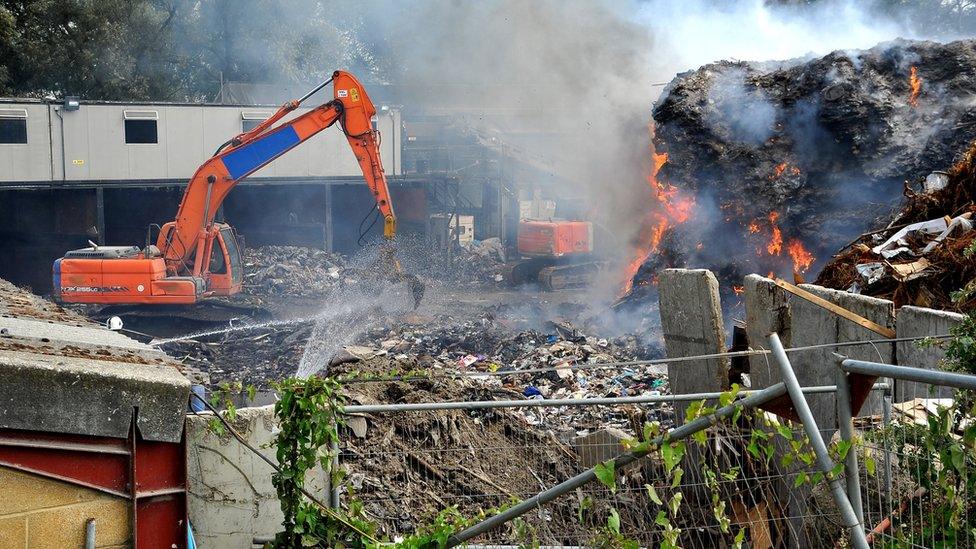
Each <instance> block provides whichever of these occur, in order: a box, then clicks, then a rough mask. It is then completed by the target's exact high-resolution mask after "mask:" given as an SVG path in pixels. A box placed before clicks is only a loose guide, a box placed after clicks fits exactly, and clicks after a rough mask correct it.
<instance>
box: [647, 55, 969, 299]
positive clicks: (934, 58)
mask: <svg viewBox="0 0 976 549" xmlns="http://www.w3.org/2000/svg"><path fill="white" fill-rule="evenodd" d="M913 77H914V78H913ZM973 94H976V41H973V40H962V41H957V42H952V43H948V44H939V43H934V42H921V41H907V40H895V41H892V42H887V43H883V44H880V45H878V46H875V47H874V48H871V49H869V50H863V51H835V52H833V53H831V54H829V55H826V56H824V57H822V58H814V59H809V58H807V59H794V60H789V61H781V62H763V63H756V62H746V61H722V62H718V63H713V64H709V65H706V66H703V67H701V68H699V69H698V70H695V71H690V72H687V73H683V74H680V75H678V77H676V78H675V79H674V80H673V81H672V82H671V83H670V84H669V85H668V87H667V88H666V89H665V91H664V93H663V95H662V97H661V99H660V100H659V101H658V103H657V104H656V106H655V109H654V120H655V128H654V130H655V141H656V150H657V151H659V152H660V153H662V154H663V153H666V154H667V162H666V163H665V164H664V165H663V166H662V167H660V169H659V172H658V173H657V178H658V179H660V180H662V181H664V182H666V183H668V184H671V185H674V186H675V187H676V188H678V189H680V190H681V192H683V193H688V194H690V195H693V196H694V199H695V205H694V208H693V211H692V215H691V216H690V218H689V220H688V221H687V222H685V223H682V224H679V225H676V226H674V227H670V228H669V229H668V232H667V234H665V235H663V236H660V235H658V238H659V239H660V242H661V246H660V247H661V252H660V253H659V254H652V255H651V257H650V259H649V260H648V261H646V262H645V264H644V265H645V268H642V269H641V270H640V271H638V274H637V276H636V277H635V287H639V285H640V284H642V283H647V282H648V281H649V279H650V278H651V277H653V274H654V272H656V271H657V270H658V269H659V268H662V267H668V266H675V267H682V266H688V267H706V268H710V269H712V270H713V271H715V272H716V273H719V274H720V276H721V278H723V279H724V280H727V281H731V280H740V279H741V276H742V275H744V274H746V273H749V272H759V273H767V272H770V271H772V272H774V273H775V274H778V275H780V276H784V277H789V275H790V274H791V271H795V272H797V273H799V274H802V273H804V272H808V273H814V272H816V271H817V267H818V266H820V265H822V264H823V262H824V259H825V258H827V257H828V256H829V254H830V253H831V252H832V251H834V250H836V249H838V248H839V247H840V246H841V245H843V244H844V243H845V242H848V241H850V240H851V239H852V238H854V237H855V236H857V235H858V234H860V233H861V232H862V231H864V230H865V229H866V228H867V227H868V226H870V224H871V223H872V221H873V220H872V219H871V218H870V217H871V215H872V214H874V213H875V212H876V213H878V214H881V215H884V214H885V212H886V211H888V209H889V208H891V207H894V205H895V203H896V202H897V200H898V199H899V198H900V196H901V191H902V185H903V183H904V181H905V180H906V179H909V180H915V179H917V178H920V177H924V176H925V175H926V174H928V173H930V172H932V171H933V170H936V169H940V168H941V167H943V166H947V165H950V164H951V163H952V162H953V161H954V160H955V157H956V155H957V154H958V153H959V152H960V151H962V150H964V149H965V147H966V146H967V145H968V144H969V143H970V142H972V141H973V139H974V138H976V108H974V106H973V104H972V102H971V101H970V100H969V97H970V96H972V95H973ZM866 212H867V214H868V215H865V214H866ZM947 215H950V216H952V215H958V212H956V213H953V212H947ZM927 219H930V218H927ZM730 250H733V251H735V253H731V254H730V253H729V251H730ZM817 258H819V260H817Z"/></svg>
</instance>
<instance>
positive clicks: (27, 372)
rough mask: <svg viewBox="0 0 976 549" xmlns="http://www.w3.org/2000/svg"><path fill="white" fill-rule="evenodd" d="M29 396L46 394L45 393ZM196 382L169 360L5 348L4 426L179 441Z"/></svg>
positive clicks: (0, 357)
mask: <svg viewBox="0 0 976 549" xmlns="http://www.w3.org/2000/svg"><path fill="white" fill-rule="evenodd" d="M25 395H43V400H40V401H39V400H38V399H37V398H30V397H29V396H25ZM189 395H190V382H189V381H187V379H186V378H185V377H183V375H182V374H180V373H179V371H177V370H176V369H175V368H173V367H172V366H170V365H168V364H133V363H127V362H121V361H112V360H98V359H94V358H91V357H89V356H85V357H65V356H59V355H47V354H40V353H38V352H26V351H6V350H0V427H3V428H7V429H24V430H33V431H49V432H53V433H74V434H83V435H93V436H106V437H113V438H122V439H124V438H126V437H127V436H128V434H129V430H130V429H129V427H130V424H131V423H132V415H133V410H138V416H137V418H136V424H137V426H138V427H139V433H140V434H141V435H142V437H143V438H144V439H146V440H158V441H163V442H179V440H180V438H181V437H182V434H183V416H184V415H185V413H186V407H187V404H186V403H187V401H188V399H189Z"/></svg>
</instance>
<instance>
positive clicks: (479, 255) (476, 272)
mask: <svg viewBox="0 0 976 549" xmlns="http://www.w3.org/2000/svg"><path fill="white" fill-rule="evenodd" d="M455 261H456V262H457V263H456V268H455V269H451V270H450V272H451V273H453V274H454V278H455V279H457V280H458V281H459V282H474V283H487V284H497V283H500V282H502V280H504V275H503V269H504V265H505V246H504V245H502V241H501V239H500V238H497V237H493V238H487V239H485V240H476V241H472V242H468V243H464V244H462V245H461V250H460V253H459V255H458V257H456V258H455Z"/></svg>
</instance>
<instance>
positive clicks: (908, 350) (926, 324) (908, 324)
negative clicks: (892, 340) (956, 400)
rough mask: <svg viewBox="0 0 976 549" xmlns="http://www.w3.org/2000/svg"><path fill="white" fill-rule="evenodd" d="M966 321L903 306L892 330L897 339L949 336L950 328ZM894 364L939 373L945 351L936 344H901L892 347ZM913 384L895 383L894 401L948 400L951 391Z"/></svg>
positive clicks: (909, 342)
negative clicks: (946, 398) (916, 399)
mask: <svg viewBox="0 0 976 549" xmlns="http://www.w3.org/2000/svg"><path fill="white" fill-rule="evenodd" d="M965 318H966V316H965V315H961V314H958V313H951V312H949V311H938V310H935V309H926V308H924V307H911V306H905V307H902V308H900V309H898V317H897V319H898V325H897V327H896V328H895V330H896V331H897V332H898V338H903V337H921V336H932V335H942V334H947V333H949V329H950V328H952V327H953V326H955V325H957V324H959V323H960V322H962V321H963V320H964V319H965ZM895 355H896V357H897V364H899V365H901V366H914V367H917V368H926V369H929V370H940V369H942V368H941V362H942V359H944V358H945V351H944V350H943V348H942V347H941V346H939V345H932V346H925V347H923V346H920V345H919V342H917V341H901V342H898V343H897V344H896V345H895ZM930 388H931V386H929V385H924V384H920V383H915V382H914V381H902V380H895V392H894V402H905V401H907V400H912V399H914V398H945V397H951V396H952V393H953V390H952V389H951V388H949V387H935V388H934V390H932V391H930Z"/></svg>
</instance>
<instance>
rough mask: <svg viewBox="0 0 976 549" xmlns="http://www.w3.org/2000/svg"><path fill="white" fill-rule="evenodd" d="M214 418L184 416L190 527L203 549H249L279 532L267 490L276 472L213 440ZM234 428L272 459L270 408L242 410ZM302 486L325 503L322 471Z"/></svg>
mask: <svg viewBox="0 0 976 549" xmlns="http://www.w3.org/2000/svg"><path fill="white" fill-rule="evenodd" d="M212 418H213V416H212V415H210V414H201V415H198V416H188V417H187V426H186V434H187V443H186V446H187V477H188V481H187V482H188V484H189V493H190V495H189V498H188V499H189V515H190V523H191V524H192V525H193V530H194V534H195V535H196V541H197V544H198V545H199V546H200V547H201V549H224V548H227V549H231V548H233V549H237V548H239V547H250V546H251V540H252V539H254V537H265V538H268V537H273V536H274V535H275V533H276V532H279V531H281V530H282V528H281V521H282V518H283V515H282V513H281V508H280V506H279V503H278V498H277V494H276V493H275V489H274V487H273V486H272V485H271V474H272V473H273V472H274V471H273V470H272V468H271V467H270V466H269V465H268V464H267V463H265V462H264V461H262V460H261V459H260V458H259V457H257V456H255V455H254V454H253V453H252V452H251V451H250V450H248V449H247V448H245V447H244V446H242V445H241V444H240V443H239V442H238V441H237V440H236V439H234V438H233V437H232V436H231V435H230V434H229V433H227V434H224V435H223V436H217V435H216V434H215V433H214V432H213V431H212V430H211V429H210V428H209V427H208V424H209V423H210V420H211V419H212ZM232 423H233V424H234V426H235V429H237V431H238V432H240V433H241V435H243V436H244V438H245V439H246V440H247V441H248V442H249V443H250V444H251V445H252V446H254V447H255V448H258V449H260V450H261V451H262V452H263V453H264V454H265V455H267V456H268V457H270V458H271V459H272V460H274V459H275V451H274V448H264V446H266V445H267V444H268V443H269V442H271V440H272V439H273V438H274V436H275V431H276V429H277V424H276V422H275V419H274V411H273V408H272V407H271V406H264V407H260V408H240V409H238V410H237V419H235V420H234V421H233V422H232ZM306 487H307V488H308V489H309V490H310V491H311V492H312V493H313V494H317V495H320V496H321V498H322V499H323V500H325V499H327V491H326V489H325V474H324V472H323V471H322V470H321V469H315V470H313V471H311V472H310V473H309V476H308V480H307V483H306Z"/></svg>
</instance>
